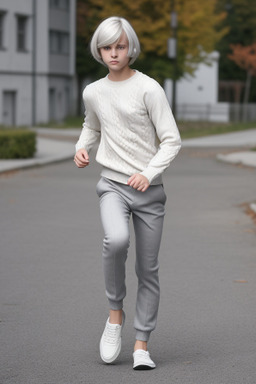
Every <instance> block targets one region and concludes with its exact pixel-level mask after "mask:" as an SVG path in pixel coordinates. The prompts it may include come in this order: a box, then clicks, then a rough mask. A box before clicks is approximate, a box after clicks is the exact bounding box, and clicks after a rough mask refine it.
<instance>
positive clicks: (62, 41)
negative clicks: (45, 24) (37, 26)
mask: <svg viewBox="0 0 256 384" xmlns="http://www.w3.org/2000/svg"><path fill="white" fill-rule="evenodd" d="M50 52H51V53H55V54H62V55H68V54H69V34H68V33H66V32H60V31H50Z"/></svg>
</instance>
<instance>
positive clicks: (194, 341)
mask: <svg viewBox="0 0 256 384" xmlns="http://www.w3.org/2000/svg"><path fill="white" fill-rule="evenodd" d="M215 155H216V149H205V148H203V149H202V148H201V149H191V148H185V149H183V150H182V151H181V153H180V154H179V156H178V158H177V159H176V160H175V162H174V163H173V165H172V166H171V167H170V168H169V170H168V171H167V172H166V175H165V190H166V193H167V196H168V202H167V215H166V220H165V230H164V235H163V242H162V247H161V255H160V280H161V304H160V311H159V320H158V326H157V330H156V331H155V332H154V333H153V334H152V336H151V341H150V344H149V349H150V352H151V355H152V358H153V359H154V360H155V362H156V363H157V369H155V370H154V371H148V372H139V371H133V369H132V349H133V342H134V330H133V314H134V307H135V293H136V279H135V273H134V242H133V241H132V244H131V248H130V253H129V258H128V261H127V290H128V294H127V297H126V301H125V310H126V315H127V319H126V325H125V329H124V333H123V349H122V352H121V355H120V357H119V359H118V361H117V362H116V363H115V364H113V365H110V366H108V365H105V364H104V363H102V362H101V360H100V357H99V352H98V343H99V340H100V336H101V333H102V330H103V328H104V324H105V321H106V317H107V310H108V307H107V301H106V298H105V293H104V284H103V273H102V265H101V240H102V230H101V224H100V218H99V208H98V198H97V195H96V193H95V186H96V183H97V180H98V176H99V167H98V166H97V165H96V164H95V163H94V164H91V165H90V167H89V168H88V169H86V170H79V169H77V168H75V166H74V164H73V162H72V161H67V162H64V163H61V164H57V165H51V166H46V167H43V168H35V169H30V170H26V171H20V172H17V173H11V174H5V175H1V177H0V191H1V192H0V217H1V220H0V242H1V245H0V253H1V256H0V263H1V265H0V361H1V362H0V371H1V372H0V383H1V384H79V383H86V384H103V383H104V384H119V383H123V384H144V383H147V384H158V383H166V384H167V383H168V384H169V383H170V384H171V383H180V384H243V383H246V384H255V382H256V365H255V362H256V330H255V319H256V294H255V292H256V236H255V234H256V226H255V224H254V223H253V221H252V219H251V217H250V216H248V215H247V214H246V213H245V212H244V210H245V206H244V205H243V204H244V203H247V202H249V203H250V202H253V201H255V198H256V177H255V169H253V168H245V167H244V168H243V167H238V166H232V165H229V164H223V163H220V162H218V161H217V160H216V157H215Z"/></svg>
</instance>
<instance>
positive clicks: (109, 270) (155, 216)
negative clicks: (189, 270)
mask: <svg viewBox="0 0 256 384" xmlns="http://www.w3.org/2000/svg"><path fill="white" fill-rule="evenodd" d="M97 194H98V196H99V197H100V212H101V220H102V225H103V229H104V234H105V237H104V241H103V269H104V276H105V286H106V295H107V298H108V300H109V305H110V309H113V310H119V309H122V308H123V299H124V297H125V295H126V286H125V261H126V258H127V252H128V247H129V237H130V236H129V219H130V216H131V214H132V218H133V224H134V232H135V239H136V268H135V269H136V274H137V277H138V291H137V302H136V314H135V319H134V328H135V329H136V339H137V340H143V341H148V339H149V336H150V333H151V331H152V330H153V329H155V326H156V320H157V313H158V306H159V295H160V289H159V279H158V269H159V264H158V252H159V247H160V242H161V236H162V228H163V221H164V214H165V210H164V205H165V202H166V195H165V192H164V189H163V186H162V185H152V186H150V187H149V188H148V189H147V190H146V192H139V191H137V190H135V189H134V188H132V187H130V186H128V185H125V184H120V183H117V182H115V181H112V180H109V179H106V178H103V177H102V178H101V179H100V181H99V182H98V184H97Z"/></svg>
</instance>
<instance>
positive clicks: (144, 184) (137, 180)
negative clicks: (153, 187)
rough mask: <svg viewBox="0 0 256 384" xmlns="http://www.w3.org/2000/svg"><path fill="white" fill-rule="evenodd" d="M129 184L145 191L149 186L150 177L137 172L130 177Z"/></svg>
mask: <svg viewBox="0 0 256 384" xmlns="http://www.w3.org/2000/svg"><path fill="white" fill-rule="evenodd" d="M127 184H128V185H130V186H131V187H133V188H134V189H137V191H140V192H145V191H146V190H147V189H148V187H149V181H148V179H147V178H146V177H145V176H143V175H141V174H140V173H135V174H134V175H132V176H131V177H130V178H129V179H128V181H127Z"/></svg>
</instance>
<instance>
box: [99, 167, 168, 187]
mask: <svg viewBox="0 0 256 384" xmlns="http://www.w3.org/2000/svg"><path fill="white" fill-rule="evenodd" d="M141 174H142V175H143V172H141ZM101 176H102V177H105V178H106V179H110V180H113V181H116V182H117V183H121V184H126V185H127V181H128V179H129V178H130V176H129V175H125V174H124V173H121V172H117V171H113V170H112V169H109V168H106V167H103V168H102V171H101ZM159 184H163V179H162V175H159V176H158V177H156V178H155V179H154V180H153V181H151V183H150V185H159Z"/></svg>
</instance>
